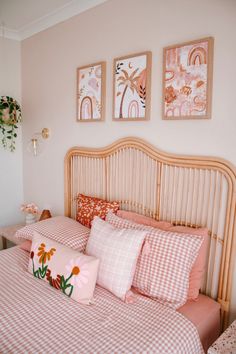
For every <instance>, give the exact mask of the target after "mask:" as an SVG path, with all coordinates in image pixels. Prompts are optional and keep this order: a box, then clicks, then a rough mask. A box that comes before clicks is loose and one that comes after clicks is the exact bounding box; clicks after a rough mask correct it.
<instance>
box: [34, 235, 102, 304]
mask: <svg viewBox="0 0 236 354" xmlns="http://www.w3.org/2000/svg"><path fill="white" fill-rule="evenodd" d="M98 265H99V260H98V259H96V258H95V257H89V256H86V255H84V254H82V253H79V252H77V251H75V250H72V249H71V248H69V247H66V246H64V245H62V244H60V243H58V242H56V241H53V240H50V239H48V238H46V237H44V236H42V235H40V234H39V233H37V232H34V235H33V241H32V247H31V252H30V259H29V266H28V271H29V272H30V273H32V274H33V275H34V276H35V277H36V278H39V279H43V280H45V281H48V282H49V284H50V285H51V286H53V287H54V288H56V289H59V290H61V291H62V292H63V293H64V294H65V295H67V296H68V297H71V298H72V299H74V300H76V301H78V302H80V303H82V304H90V303H92V299H93V292H94V289H95V285H96V279H97V271H98Z"/></svg>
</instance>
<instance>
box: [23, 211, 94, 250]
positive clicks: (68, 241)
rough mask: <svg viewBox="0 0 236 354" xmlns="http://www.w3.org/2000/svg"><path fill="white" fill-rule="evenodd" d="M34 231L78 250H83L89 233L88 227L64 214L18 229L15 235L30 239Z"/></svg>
mask: <svg viewBox="0 0 236 354" xmlns="http://www.w3.org/2000/svg"><path fill="white" fill-rule="evenodd" d="M34 231H37V232H39V233H40V234H41V235H43V236H45V237H47V238H50V239H52V240H55V241H57V242H60V243H62V244H64V245H66V246H68V247H71V248H73V249H76V250H77V251H79V252H84V250H85V247H86V244H87V241H88V238H89V234H90V229H88V228H87V227H85V226H83V225H81V224H80V223H78V221H76V220H73V219H70V218H67V217H65V216H56V217H53V218H50V219H46V220H43V221H39V222H36V223H34V224H30V225H27V226H25V227H23V228H22V229H19V230H18V231H17V232H16V237H19V238H24V239H26V240H32V237H33V234H34Z"/></svg>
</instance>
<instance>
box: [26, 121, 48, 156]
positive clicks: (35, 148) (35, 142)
mask: <svg viewBox="0 0 236 354" xmlns="http://www.w3.org/2000/svg"><path fill="white" fill-rule="evenodd" d="M37 135H39V136H40V138H43V139H48V138H49V136H50V133H49V129H48V128H43V130H42V131H41V132H40V133H35V134H34V137H33V138H32V139H31V140H30V143H29V145H28V150H29V152H31V153H32V154H33V155H34V156H37V155H38V154H40V152H41V143H40V141H39V139H38V138H37V137H36V136H37Z"/></svg>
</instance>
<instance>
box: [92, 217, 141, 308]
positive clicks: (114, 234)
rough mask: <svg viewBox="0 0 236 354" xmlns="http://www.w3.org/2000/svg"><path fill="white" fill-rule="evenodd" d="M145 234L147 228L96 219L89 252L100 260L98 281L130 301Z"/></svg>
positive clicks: (93, 224)
mask: <svg viewBox="0 0 236 354" xmlns="http://www.w3.org/2000/svg"><path fill="white" fill-rule="evenodd" d="M145 236H146V231H140V230H130V229H126V230H119V229H117V228H115V227H113V226H112V225H111V224H109V223H108V222H105V221H103V220H102V219H100V218H99V217H95V218H94V220H93V222H92V228H91V233H90V237H89V240H88V243H87V247H86V253H87V254H88V255H90V256H94V257H96V258H98V259H99V260H100V265H99V271H98V278H97V283H98V285H100V286H102V287H104V288H106V289H107V290H109V291H111V292H112V293H113V294H114V295H116V296H117V297H119V298H121V299H122V300H123V301H126V302H127V301H128V299H127V295H129V290H130V288H131V285H132V281H133V276H134V272H135V267H136V263H137V259H138V256H139V253H140V250H141V247H142V244H143V241H144V239H145Z"/></svg>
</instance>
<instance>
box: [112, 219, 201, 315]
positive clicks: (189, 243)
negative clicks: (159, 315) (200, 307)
mask: <svg viewBox="0 0 236 354" xmlns="http://www.w3.org/2000/svg"><path fill="white" fill-rule="evenodd" d="M106 221H108V222H109V223H110V224H111V225H113V226H114V227H117V228H118V229H124V228H126V229H129V228H130V229H136V230H143V231H144V230H145V231H146V233H147V236H146V242H148V244H149V246H150V251H149V253H148V255H146V254H144V253H143V252H142V254H140V256H139V259H138V262H137V266H136V270H135V275H134V279H133V286H134V287H135V288H136V289H137V290H138V291H139V292H140V293H142V294H144V295H147V296H150V297H151V298H154V299H156V300H157V301H158V302H160V303H162V304H164V305H166V306H169V307H171V308H174V309H178V308H179V307H181V306H183V305H184V304H185V302H186V301H187V298H188V289H189V276H190V272H191V269H192V266H193V264H194V262H195V260H196V258H197V255H198V252H199V249H200V247H201V245H202V242H203V237H202V236H199V235H190V234H189V235H187V234H181V233H177V232H169V231H163V230H160V229H157V228H153V227H150V226H145V225H141V224H136V223H133V222H131V221H129V220H126V219H122V218H119V217H118V216H117V215H114V214H112V213H108V215H107V217H106Z"/></svg>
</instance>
